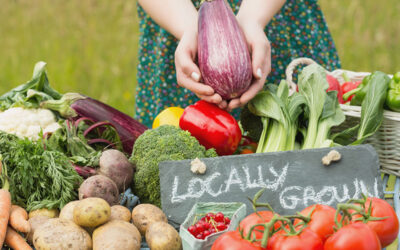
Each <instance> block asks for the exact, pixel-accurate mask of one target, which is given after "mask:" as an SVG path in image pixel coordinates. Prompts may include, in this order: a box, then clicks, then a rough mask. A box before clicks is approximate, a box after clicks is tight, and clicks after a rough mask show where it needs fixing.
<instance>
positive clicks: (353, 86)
mask: <svg viewBox="0 0 400 250" xmlns="http://www.w3.org/2000/svg"><path fill="white" fill-rule="evenodd" d="M343 79H344V80H345V83H343V84H342V86H341V88H342V93H343V95H344V94H346V93H347V92H349V91H350V90H353V89H356V88H358V85H360V84H361V81H358V82H352V81H350V79H349V77H348V76H347V75H346V73H343ZM354 96H355V95H351V96H350V97H349V98H348V99H347V100H343V101H344V102H345V103H346V102H349V101H351V99H353V97H354Z"/></svg>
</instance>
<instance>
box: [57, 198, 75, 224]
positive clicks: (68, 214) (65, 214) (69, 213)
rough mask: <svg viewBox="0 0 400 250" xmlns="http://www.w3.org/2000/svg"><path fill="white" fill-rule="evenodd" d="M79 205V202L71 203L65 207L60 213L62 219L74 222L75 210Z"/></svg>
mask: <svg viewBox="0 0 400 250" xmlns="http://www.w3.org/2000/svg"><path fill="white" fill-rule="evenodd" d="M78 203H79V201H71V202H68V204H67V205H65V206H64V207H63V208H62V209H61V211H60V216H59V218H60V219H65V220H70V221H74V208H75V206H76V205H77V204H78Z"/></svg>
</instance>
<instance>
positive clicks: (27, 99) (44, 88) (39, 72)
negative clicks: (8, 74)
mask: <svg viewBox="0 0 400 250" xmlns="http://www.w3.org/2000/svg"><path fill="white" fill-rule="evenodd" d="M45 66H46V63H44V62H38V63H37V64H36V65H35V68H34V70H33V77H32V79H31V80H30V81H29V82H27V83H25V84H22V85H20V86H18V87H16V88H14V89H12V90H10V91H9V92H7V93H5V94H3V95H2V96H0V111H4V110H6V109H9V108H11V107H25V108H39V104H40V102H41V101H45V100H53V99H56V100H58V99H60V98H61V97H62V95H61V94H60V93H58V92H57V91H55V90H54V89H52V88H51V87H50V84H49V81H48V79H47V75H46V72H45Z"/></svg>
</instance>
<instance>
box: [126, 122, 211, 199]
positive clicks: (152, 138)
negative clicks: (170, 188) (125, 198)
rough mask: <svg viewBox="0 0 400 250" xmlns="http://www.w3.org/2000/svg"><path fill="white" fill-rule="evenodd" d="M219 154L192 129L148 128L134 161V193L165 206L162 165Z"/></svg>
mask: <svg viewBox="0 0 400 250" xmlns="http://www.w3.org/2000/svg"><path fill="white" fill-rule="evenodd" d="M208 157H217V153H216V152H215V150H214V149H209V150H206V149H205V148H204V147H203V146H202V145H200V144H199V142H198V141H197V139H196V138H194V137H193V136H191V135H190V133H189V132H187V131H183V130H181V129H179V128H177V127H174V126H170V125H164V126H160V127H158V128H155V129H152V130H147V131H146V132H144V133H143V134H142V135H141V136H139V138H138V139H137V140H136V142H135V145H134V147H133V152H132V156H131V158H130V160H131V161H132V163H134V164H135V165H136V173H135V176H134V192H135V194H136V195H137V196H138V197H139V198H140V200H141V202H145V203H152V204H154V205H156V206H159V207H161V200H160V180H159V173H158V164H159V163H160V162H162V161H179V160H185V159H195V158H208Z"/></svg>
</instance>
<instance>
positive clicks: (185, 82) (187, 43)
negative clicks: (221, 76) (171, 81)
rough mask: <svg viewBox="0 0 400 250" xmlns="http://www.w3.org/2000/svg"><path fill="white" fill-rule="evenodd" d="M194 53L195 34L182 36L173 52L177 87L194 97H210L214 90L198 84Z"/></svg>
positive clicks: (199, 75)
mask: <svg viewBox="0 0 400 250" xmlns="http://www.w3.org/2000/svg"><path fill="white" fill-rule="evenodd" d="M196 52H197V34H184V35H183V37H182V39H181V41H180V42H179V44H178V47H177V48H176V51H175V67H176V78H177V82H178V85H179V86H181V87H184V88H186V89H188V90H190V91H192V92H193V93H195V94H196V95H202V96H212V95H213V94H214V90H213V89H212V88H211V87H210V86H208V85H205V84H203V83H200V79H201V74H200V70H199V67H197V65H196V63H195V62H194V58H195V57H196ZM214 98H215V97H214Z"/></svg>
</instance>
